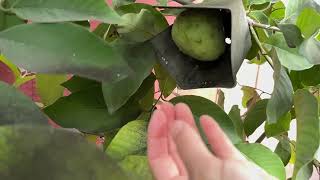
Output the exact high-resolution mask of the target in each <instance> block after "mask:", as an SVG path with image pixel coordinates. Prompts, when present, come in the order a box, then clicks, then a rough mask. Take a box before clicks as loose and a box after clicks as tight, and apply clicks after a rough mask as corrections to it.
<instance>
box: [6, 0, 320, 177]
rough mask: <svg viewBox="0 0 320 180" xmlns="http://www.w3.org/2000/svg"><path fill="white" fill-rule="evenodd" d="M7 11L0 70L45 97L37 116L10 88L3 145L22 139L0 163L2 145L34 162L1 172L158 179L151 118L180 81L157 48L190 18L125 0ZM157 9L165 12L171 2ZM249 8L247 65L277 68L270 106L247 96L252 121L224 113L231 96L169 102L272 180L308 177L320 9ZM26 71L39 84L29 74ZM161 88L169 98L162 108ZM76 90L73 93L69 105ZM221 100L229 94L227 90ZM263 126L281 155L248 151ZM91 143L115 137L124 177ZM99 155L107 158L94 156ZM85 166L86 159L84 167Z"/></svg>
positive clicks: (314, 136) (255, 3)
mask: <svg viewBox="0 0 320 180" xmlns="http://www.w3.org/2000/svg"><path fill="white" fill-rule="evenodd" d="M0 2H1V11H0V31H1V32H0V51H1V54H2V56H1V57H0V63H2V64H4V65H5V66H6V67H7V68H9V69H10V70H11V71H12V73H13V74H14V78H13V79H14V80H12V82H11V84H12V85H13V86H15V87H19V86H20V85H21V84H23V83H24V82H26V81H29V80H31V79H35V80H36V84H37V92H38V94H39V96H40V99H41V102H38V105H39V106H40V108H39V107H38V106H36V105H35V104H34V103H33V102H31V101H30V100H28V99H27V98H26V97H24V96H23V95H22V94H20V93H18V92H17V91H16V90H15V88H13V87H11V86H8V85H5V84H3V83H0V95H1V101H0V117H1V121H0V125H1V126H2V127H1V128H3V130H0V136H2V135H3V137H6V136H9V135H10V129H11V130H15V131H17V132H19V133H18V134H16V135H15V136H14V137H12V138H11V139H10V138H8V139H9V141H11V142H17V143H8V142H9V141H8V139H5V138H4V139H3V140H2V139H0V148H1V149H0V155H1V154H2V153H3V152H2V148H3V149H5V150H7V151H10V152H11V150H10V148H11V149H21V151H12V152H11V153H12V155H11V156H8V157H13V155H14V154H26V155H25V157H20V156H19V157H18V158H11V159H10V158H9V159H7V161H4V162H6V163H3V164H0V177H4V178H3V179H8V178H6V177H10V176H14V175H13V174H12V173H11V171H10V169H19V167H27V165H25V166H23V164H19V163H16V162H18V161H19V162H25V163H32V164H37V167H39V168H40V167H43V166H49V167H51V168H52V171H50V174H54V173H56V174H57V177H59V178H58V179H63V178H65V179H70V176H72V175H74V174H76V172H79V171H84V174H83V175H78V176H74V177H78V178H79V179H90V178H86V177H92V174H94V175H95V176H96V178H95V179H102V178H103V177H110V178H112V177H111V176H110V174H112V173H113V174H114V179H116V178H117V179H121V178H123V179H126V177H127V175H126V174H125V173H122V171H124V172H126V173H127V174H129V175H130V176H131V177H132V176H138V177H139V178H140V179H141V178H142V179H152V175H151V174H150V171H149V169H148V165H147V164H148V163H147V158H146V133H147V125H148V120H149V118H150V113H152V111H153V110H154V109H155V105H156V104H157V103H159V102H160V101H165V98H167V97H168V96H169V95H170V94H171V93H172V91H173V90H174V89H175V88H176V82H175V81H174V79H173V78H171V77H170V75H169V74H168V72H167V71H166V70H165V69H163V68H162V67H161V66H160V65H159V64H158V63H157V56H156V52H154V50H153V48H152V45H151V44H150V42H149V41H148V40H149V39H151V38H153V37H154V36H156V35H157V34H158V33H160V32H161V31H163V30H164V29H166V28H167V27H168V26H169V25H168V23H167V21H166V18H165V14H168V13H169V14H177V13H179V12H181V11H172V10H171V11H169V10H167V11H158V9H156V8H154V7H152V6H150V5H146V4H137V3H133V2H132V1H130V0H115V1H114V2H113V8H111V7H109V6H107V5H106V4H105V2H104V0H68V1H64V0H42V1H38V0H28V1H26V0H25V1H24V0H5V1H0ZM208 2H210V0H208ZM184 3H188V2H184ZM159 4H161V5H166V4H167V1H163V0H161V1H159ZM244 7H245V9H246V11H247V16H248V18H249V25H250V30H251V35H252V44H253V46H252V48H251V49H250V52H249V53H248V56H247V59H249V60H250V62H251V63H255V64H263V63H266V62H268V63H269V64H270V65H271V66H272V67H273V68H274V76H273V78H274V81H275V84H274V91H273V93H272V95H271V98H270V99H261V98H260V96H259V94H258V93H257V91H256V90H255V89H254V88H251V87H244V88H243V91H244V96H243V106H244V108H247V112H246V113H245V114H243V115H241V114H240V110H239V107H238V106H233V107H232V109H231V111H230V112H229V113H226V112H225V111H224V110H223V101H221V99H222V100H223V99H224V98H219V100H220V101H219V103H218V104H215V103H214V102H212V101H209V100H207V99H204V98H201V97H198V96H179V97H175V98H173V99H171V100H170V102H172V103H174V104H176V103H180V102H183V103H186V104H188V105H189V106H190V107H191V109H192V112H193V114H194V116H195V119H196V120H197V121H198V118H199V116H200V115H202V114H209V115H211V116H212V117H214V118H215V120H216V121H217V122H218V123H219V124H220V126H221V127H222V129H223V130H224V131H225V133H226V134H227V135H228V137H229V138H230V139H231V140H232V142H233V143H234V144H235V145H236V146H237V148H238V149H239V150H240V151H241V152H242V153H243V154H244V155H245V156H246V157H247V158H248V159H249V160H251V161H253V162H255V163H256V164H257V165H259V166H260V167H262V168H263V169H265V170H266V171H267V172H268V173H270V174H272V175H273V176H275V177H277V178H279V179H285V178H286V174H285V169H284V167H285V165H287V164H288V162H289V160H290V159H291V163H294V164H295V169H294V174H293V178H294V179H307V178H309V177H310V175H311V174H312V165H313V164H317V163H316V162H318V161H317V159H316V158H315V157H314V156H315V154H316V151H317V149H318V148H319V142H320V128H319V111H320V108H319V104H320V98H319V88H320V78H318V77H319V75H320V59H319V52H320V42H319V41H320V35H319V34H320V32H319V28H320V5H319V4H317V2H316V1H313V0H290V1H288V3H285V4H284V3H283V2H282V1H279V0H246V1H244ZM240 8H241V7H240ZM92 19H94V20H98V21H100V22H101V24H100V25H99V26H98V27H97V28H96V29H95V30H90V28H89V26H88V20H92ZM27 22H32V23H27ZM0 65H1V64H0ZM18 67H19V68H18ZM21 68H23V69H26V70H28V71H31V72H32V73H31V75H26V74H21ZM71 75H72V77H71ZM317 75H318V76H317ZM270 78H272V77H270ZM156 80H157V81H158V82H159V87H160V93H159V94H160V98H159V99H154V89H155V88H154V84H155V81H156ZM66 89H67V90H68V91H69V92H70V95H68V96H64V94H65V90H66ZM219 95H220V96H221V97H223V94H222V93H221V92H220V93H219ZM39 103H40V104H39ZM47 117H49V118H50V119H52V120H53V121H54V122H55V123H57V124H58V125H60V126H61V127H63V128H75V129H77V130H78V132H70V131H69V130H66V129H61V130H52V129H50V128H49V127H46V121H47ZM293 119H296V121H297V140H296V141H294V140H290V139H289V138H288V136H287V132H288V131H289V127H290V123H291V121H292V120H293ZM263 123H265V133H264V135H266V136H267V137H274V138H277V139H278V140H279V144H278V146H277V148H276V150H275V151H274V152H272V151H271V150H269V149H268V148H266V147H265V146H263V145H261V144H259V143H252V144H250V143H248V142H246V138H247V137H249V136H250V135H252V134H253V133H254V132H255V131H256V129H257V128H258V127H259V126H260V125H262V124H263ZM30 127H31V128H32V129H30ZM5 129H9V131H8V130H5ZM30 131H31V132H33V131H34V133H30ZM79 132H81V134H82V135H86V136H80V135H79ZM8 134H9V135H8ZM26 134H28V136H26ZM39 134H41V135H40V136H42V135H43V137H41V138H40V137H38V136H39ZM89 134H90V135H94V137H95V136H103V137H104V138H105V142H104V145H103V146H104V147H103V152H104V153H105V154H107V155H108V157H111V158H112V159H114V160H115V161H116V162H117V163H118V164H119V166H120V167H121V169H117V168H116V167H114V168H115V169H116V170H115V169H113V168H111V167H110V166H111V165H110V161H109V160H105V158H102V155H101V154H103V153H102V152H101V151H98V152H95V150H93V149H92V148H91V149H90V148H89V147H86V146H90V145H89V144H88V143H87V142H85V141H84V139H85V138H84V137H87V136H89ZM262 137H263V136H262ZM204 138H205V137H204ZM38 141H39V143H38ZM21 142H30V143H27V144H26V143H24V144H21ZM8 144H13V145H10V147H9V150H8V148H4V147H7V146H9V145H8ZM62 144H63V147H62ZM15 146H16V147H15ZM17 147H19V148H17ZM62 149H63V150H62ZM4 152H5V151H4ZM27 152H31V153H27ZM33 152H37V153H38V152H39V153H40V154H41V157H43V161H39V159H37V158H33V156H34V154H33ZM50 152H52V153H50ZM64 152H65V154H64ZM71 152H72V153H71ZM92 152H93V153H96V154H98V155H97V158H96V157H91V158H92V159H90V158H89V157H90V156H89V155H88V154H90V153H92ZM6 153H8V152H6ZM51 154H54V155H56V156H54V157H50V156H51ZM77 157H81V158H84V160H85V161H83V162H82V163H80V164H79V166H74V164H78V161H79V159H77ZM103 157H104V156H103ZM1 158H2V157H0V159H1ZM19 158H20V159H19ZM47 159H48V160H47ZM57 159H64V160H65V159H69V160H70V161H68V162H64V163H61V162H58V161H57ZM98 159H99V160H98ZM318 160H319V159H318ZM11 161H14V162H12V163H11ZM70 163H71V164H70ZM85 165H86V166H85ZM88 166H90V167H91V169H88V168H87V167H88ZM101 168H102V169H103V168H105V169H106V171H103V170H102V169H101ZM318 168H319V167H318ZM20 169H21V168H20ZM107 170H108V171H107ZM30 172H31V170H29V171H28V169H26V170H25V171H21V173H20V175H21V176H20V177H28V175H30V174H28V173H30ZM85 172H87V174H86V173H85ZM17 174H19V173H15V175H17ZM48 174H49V173H48ZM42 175H45V174H42ZM68 175H70V176H68ZM90 175H91V176H90ZM39 177H41V175H39ZM16 179H19V177H16ZM33 179H34V178H33ZM131 179H132V178H131Z"/></svg>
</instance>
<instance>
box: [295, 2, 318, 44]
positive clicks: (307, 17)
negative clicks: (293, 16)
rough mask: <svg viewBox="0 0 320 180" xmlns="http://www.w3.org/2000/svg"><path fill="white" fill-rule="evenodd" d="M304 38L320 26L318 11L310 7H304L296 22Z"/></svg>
mask: <svg viewBox="0 0 320 180" xmlns="http://www.w3.org/2000/svg"><path fill="white" fill-rule="evenodd" d="M296 24H297V26H298V27H299V28H300V29H301V32H302V34H303V35H304V37H305V38H309V37H311V36H312V35H313V34H314V33H315V32H316V31H317V30H318V29H319V28H320V13H318V12H317V11H315V10H314V9H312V8H305V9H303V11H302V12H301V14H300V16H299V17H298V19H297V22H296Z"/></svg>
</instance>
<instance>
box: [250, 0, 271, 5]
mask: <svg viewBox="0 0 320 180" xmlns="http://www.w3.org/2000/svg"><path fill="white" fill-rule="evenodd" d="M270 1H271V0H248V3H249V5H252V4H264V3H269V2H270Z"/></svg>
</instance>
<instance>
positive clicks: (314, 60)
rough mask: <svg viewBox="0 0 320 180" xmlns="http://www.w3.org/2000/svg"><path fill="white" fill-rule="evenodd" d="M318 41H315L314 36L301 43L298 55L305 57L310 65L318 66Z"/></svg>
mask: <svg viewBox="0 0 320 180" xmlns="http://www.w3.org/2000/svg"><path fill="white" fill-rule="evenodd" d="M319 52H320V41H318V40H316V37H315V35H314V36H311V37H310V38H309V39H306V40H305V41H303V43H302V44H301V46H300V49H299V53H300V54H301V55H303V56H304V57H306V58H307V59H308V60H309V62H310V63H311V64H320V58H319Z"/></svg>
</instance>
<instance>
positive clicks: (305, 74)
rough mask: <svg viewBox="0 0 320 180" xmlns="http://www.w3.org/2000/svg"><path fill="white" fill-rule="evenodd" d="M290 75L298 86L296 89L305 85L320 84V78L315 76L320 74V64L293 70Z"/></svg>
mask: <svg viewBox="0 0 320 180" xmlns="http://www.w3.org/2000/svg"><path fill="white" fill-rule="evenodd" d="M290 76H291V78H292V81H293V82H295V85H296V86H297V88H295V89H303V88H304V87H305V86H317V85H319V84H320V79H319V78H315V77H319V76H320V65H315V66H313V67H312V68H310V69H306V70H303V71H292V72H290Z"/></svg>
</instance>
